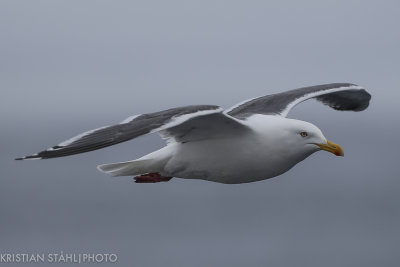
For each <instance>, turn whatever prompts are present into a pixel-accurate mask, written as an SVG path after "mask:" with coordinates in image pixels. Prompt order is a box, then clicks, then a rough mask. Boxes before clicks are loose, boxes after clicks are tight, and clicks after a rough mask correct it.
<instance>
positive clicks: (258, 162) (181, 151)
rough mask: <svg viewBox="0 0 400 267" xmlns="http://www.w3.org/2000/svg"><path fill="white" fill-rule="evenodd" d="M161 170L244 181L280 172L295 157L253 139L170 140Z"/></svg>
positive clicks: (209, 178)
mask: <svg viewBox="0 0 400 267" xmlns="http://www.w3.org/2000/svg"><path fill="white" fill-rule="evenodd" d="M173 145H174V146H176V147H175V148H174V150H175V153H174V155H173V156H172V157H171V159H170V160H169V161H168V163H167V164H166V166H165V167H164V170H165V171H166V173H168V174H169V175H171V176H175V177H179V178H187V179H202V180H209V181H214V182H220V183H230V184H231V183H247V182H254V181H259V180H264V179H268V178H271V177H274V176H277V175H280V174H282V173H284V172H286V171H287V170H289V169H290V168H291V167H293V166H294V165H295V164H296V163H297V161H294V162H293V161H291V160H288V159H287V158H282V157H281V156H278V153H274V151H271V149H270V147H269V146H268V143H267V144H266V143H261V142H258V140H257V139H250V138H246V139H244V138H243V139H215V140H205V141H198V142H189V143H184V144H173Z"/></svg>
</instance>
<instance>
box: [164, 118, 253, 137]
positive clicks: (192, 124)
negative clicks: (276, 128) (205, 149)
mask: <svg viewBox="0 0 400 267" xmlns="http://www.w3.org/2000/svg"><path fill="white" fill-rule="evenodd" d="M249 131H250V129H249V128H248V127H247V126H246V125H244V124H243V122H242V121H240V120H238V119H236V118H234V117H231V116H229V115H227V114H224V113H223V112H222V111H220V112H217V113H212V114H208V115H204V116H197V117H194V118H192V119H190V120H187V121H186V122H184V123H180V124H178V125H176V126H174V127H170V128H167V129H165V130H163V131H161V132H160V134H161V135H162V137H163V138H166V139H169V140H171V139H172V140H173V141H176V142H181V143H185V142H194V141H200V140H204V139H217V138H230V137H238V136H241V135H244V134H246V133H248V132H249Z"/></svg>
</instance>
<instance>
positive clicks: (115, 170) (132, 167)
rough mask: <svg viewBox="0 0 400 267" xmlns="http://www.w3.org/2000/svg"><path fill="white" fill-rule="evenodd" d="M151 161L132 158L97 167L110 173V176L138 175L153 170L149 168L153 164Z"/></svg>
mask: <svg viewBox="0 0 400 267" xmlns="http://www.w3.org/2000/svg"><path fill="white" fill-rule="evenodd" d="M152 162H154V161H153V160H152V159H143V160H133V161H127V162H118V163H111V164H103V165H99V166H97V169H99V170H100V171H102V172H105V173H108V174H111V175H112V176H130V175H139V174H144V173H149V172H152V171H154V170H151V169H150V168H151V166H152V165H153V164H152Z"/></svg>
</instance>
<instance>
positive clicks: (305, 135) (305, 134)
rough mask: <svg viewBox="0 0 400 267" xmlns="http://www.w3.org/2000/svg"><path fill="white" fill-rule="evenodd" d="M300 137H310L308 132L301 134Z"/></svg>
mask: <svg viewBox="0 0 400 267" xmlns="http://www.w3.org/2000/svg"><path fill="white" fill-rule="evenodd" d="M300 136H301V137H307V136H308V133H307V132H300Z"/></svg>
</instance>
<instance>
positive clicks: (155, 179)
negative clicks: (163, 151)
mask: <svg viewBox="0 0 400 267" xmlns="http://www.w3.org/2000/svg"><path fill="white" fill-rule="evenodd" d="M133 179H135V183H159V182H168V181H169V180H171V179H172V177H163V176H161V175H160V174H159V173H156V172H152V173H146V174H143V175H139V176H136V177H133Z"/></svg>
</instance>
